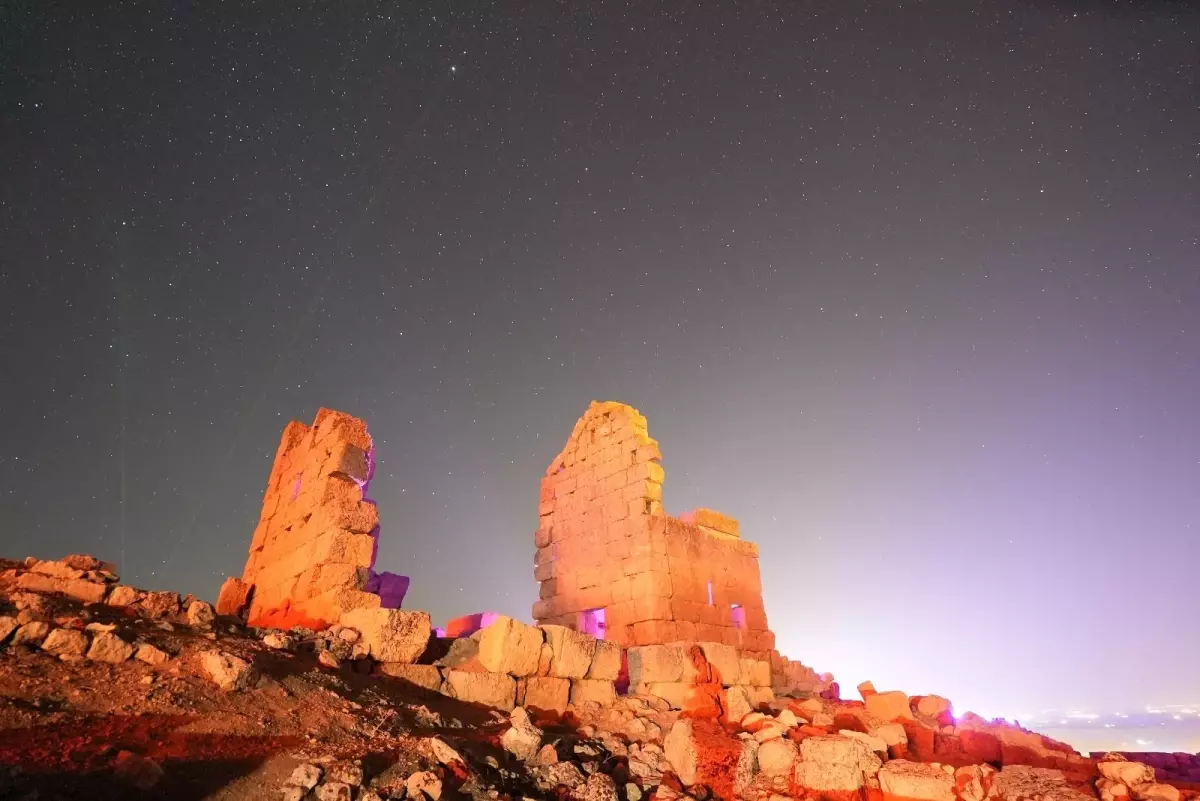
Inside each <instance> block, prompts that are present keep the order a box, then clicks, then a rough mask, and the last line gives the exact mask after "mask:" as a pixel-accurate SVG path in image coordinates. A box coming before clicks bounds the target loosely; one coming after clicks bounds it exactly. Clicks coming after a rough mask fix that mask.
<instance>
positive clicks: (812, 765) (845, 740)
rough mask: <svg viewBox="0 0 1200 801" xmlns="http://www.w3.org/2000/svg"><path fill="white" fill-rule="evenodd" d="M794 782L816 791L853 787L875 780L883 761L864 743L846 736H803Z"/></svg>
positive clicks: (866, 784) (841, 789) (851, 788)
mask: <svg viewBox="0 0 1200 801" xmlns="http://www.w3.org/2000/svg"><path fill="white" fill-rule="evenodd" d="M800 759H801V761H799V762H797V763H796V772H795V782H796V784H798V785H800V786H801V787H804V788H807V789H809V790H815V791H817V792H836V791H842V792H845V791H854V790H860V789H862V788H863V787H866V786H868V782H869V781H870V782H874V781H877V779H876V774H877V773H878V772H879V769H880V767H882V765H883V762H882V760H880V758H879V757H878V756H877V755H876V754H874V753H873V752H872V751H871V750H870V749H869V748H868V747H867V745H866V744H865V743H863V742H861V741H859V740H855V739H852V738H849V737H838V736H831V737H807V738H805V739H804V740H803V741H802V742H801V743H800Z"/></svg>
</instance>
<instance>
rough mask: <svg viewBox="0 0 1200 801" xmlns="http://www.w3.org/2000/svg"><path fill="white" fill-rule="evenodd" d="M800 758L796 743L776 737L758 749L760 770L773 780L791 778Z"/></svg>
mask: <svg viewBox="0 0 1200 801" xmlns="http://www.w3.org/2000/svg"><path fill="white" fill-rule="evenodd" d="M799 756H800V753H799V751H798V750H797V748H796V744H795V743H794V742H792V741H791V740H786V739H784V738H782V737H776V738H774V739H772V740H767V741H766V742H765V743H763V744H762V745H760V746H759V747H758V769H759V770H760V771H761V772H762V773H763V774H765V775H766V776H769V777H771V778H775V777H779V776H786V777H789V778H790V777H791V775H792V771H793V769H794V767H795V764H796V760H797V759H798V758H799Z"/></svg>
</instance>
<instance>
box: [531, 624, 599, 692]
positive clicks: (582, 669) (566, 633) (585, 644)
mask: <svg viewBox="0 0 1200 801" xmlns="http://www.w3.org/2000/svg"><path fill="white" fill-rule="evenodd" d="M541 629H542V631H543V632H545V636H546V644H547V645H549V646H550V674H549V675H551V676H555V677H557V678H560V679H582V678H584V677H585V676H587V674H588V670H589V669H591V667H592V661H593V659H594V658H595V656H596V643H597V640H596V638H595V637H592V636H590V635H587V634H581V633H580V632H577V631H574V630H573V629H569V628H567V627H566V626H549V625H547V626H542V627H541Z"/></svg>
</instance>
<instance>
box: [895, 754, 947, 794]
mask: <svg viewBox="0 0 1200 801" xmlns="http://www.w3.org/2000/svg"><path fill="white" fill-rule="evenodd" d="M879 789H880V790H882V791H883V793H884V796H885V797H887V796H891V797H893V798H904V799H911V801H954V797H955V796H954V775H953V774H951V773H947V772H946V771H945V770H943V769H942V766H941V765H937V764H929V763H921V762H909V761H908V760H907V759H893V760H892V761H891V762H888V763H887V764H886V765H884V766H883V767H882V768H880V770H879Z"/></svg>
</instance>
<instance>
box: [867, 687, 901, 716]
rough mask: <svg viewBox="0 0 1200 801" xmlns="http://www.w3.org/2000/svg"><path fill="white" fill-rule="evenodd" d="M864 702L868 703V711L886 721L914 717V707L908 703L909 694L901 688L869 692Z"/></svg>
mask: <svg viewBox="0 0 1200 801" xmlns="http://www.w3.org/2000/svg"><path fill="white" fill-rule="evenodd" d="M864 702H865V703H866V705H867V713H868V714H870V715H873V716H875V717H877V718H879V719H880V720H882V721H884V722H885V723H890V722H891V721H893V720H912V719H913V713H912V709H910V708H909V705H908V696H907V695H905V694H904V693H902V692H900V691H899V690H889V691H888V692H883V693H880V692H876V693H869V694H868V695H867V696H866V698H865V699H864Z"/></svg>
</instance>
